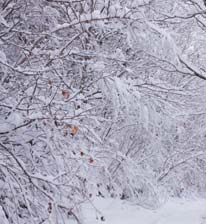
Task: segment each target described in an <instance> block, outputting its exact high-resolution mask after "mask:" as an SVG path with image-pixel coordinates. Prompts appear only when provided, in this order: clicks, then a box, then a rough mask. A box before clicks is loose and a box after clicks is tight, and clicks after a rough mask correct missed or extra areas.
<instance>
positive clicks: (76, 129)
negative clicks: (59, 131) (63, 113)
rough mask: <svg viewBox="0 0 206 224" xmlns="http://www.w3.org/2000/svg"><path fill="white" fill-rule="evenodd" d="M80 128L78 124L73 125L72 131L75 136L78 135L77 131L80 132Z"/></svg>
mask: <svg viewBox="0 0 206 224" xmlns="http://www.w3.org/2000/svg"><path fill="white" fill-rule="evenodd" d="M78 130H79V128H78V127H77V126H73V128H72V131H71V135H72V136H74V135H76V133H77V132H78Z"/></svg>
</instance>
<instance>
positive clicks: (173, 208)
mask: <svg viewBox="0 0 206 224" xmlns="http://www.w3.org/2000/svg"><path fill="white" fill-rule="evenodd" d="M93 206H95V207H96V209H97V210H98V211H99V212H98V211H97V210H96V212H94V207H93ZM83 210H84V212H83V217H84V218H83V220H84V223H85V224H100V223H101V224H206V200H203V199H196V200H194V199H193V200H179V199H172V200H170V201H169V202H167V203H165V205H163V206H162V207H161V208H159V209H157V210H148V209H145V208H142V207H140V206H137V205H134V204H133V205H132V204H131V203H128V202H125V201H121V200H114V199H95V200H94V202H93V205H89V204H87V205H86V206H85V207H84V209H83ZM101 216H103V217H104V218H105V221H102V220H101Z"/></svg>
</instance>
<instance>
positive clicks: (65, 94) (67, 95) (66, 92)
mask: <svg viewBox="0 0 206 224" xmlns="http://www.w3.org/2000/svg"><path fill="white" fill-rule="evenodd" d="M62 96H63V97H64V98H66V99H68V98H69V96H70V94H69V91H68V90H62Z"/></svg>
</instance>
